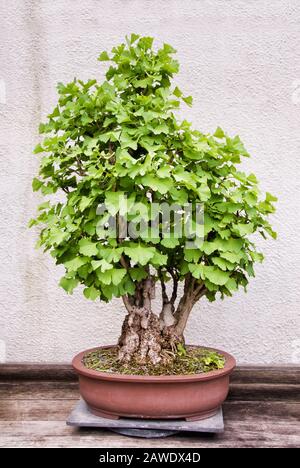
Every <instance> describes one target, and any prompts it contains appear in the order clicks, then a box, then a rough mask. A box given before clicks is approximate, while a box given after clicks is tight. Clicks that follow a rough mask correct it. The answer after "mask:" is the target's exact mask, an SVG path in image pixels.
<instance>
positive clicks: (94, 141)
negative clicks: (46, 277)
mask: <svg viewBox="0 0 300 468" xmlns="http://www.w3.org/2000/svg"><path fill="white" fill-rule="evenodd" d="M175 52H176V51H175V50H174V49H173V48H172V47H171V46H170V45H167V44H164V45H163V47H162V48H160V49H159V50H155V49H153V39H152V38H150V37H139V36H137V35H135V34H132V35H131V37H130V38H126V42H125V43H124V44H121V45H119V46H117V47H114V48H113V49H112V52H111V53H110V54H108V53H107V52H102V53H101V54H100V56H99V60H100V61H108V62H110V66H109V68H108V70H107V73H106V80H105V81H104V82H103V83H102V84H99V83H98V82H97V81H96V80H94V79H93V80H89V81H87V82H83V81H80V80H77V79H74V81H72V82H71V83H68V84H66V85H64V84H62V83H59V84H58V93H59V99H58V104H57V106H56V107H55V109H54V110H53V112H52V113H51V114H50V115H49V116H48V120H47V122H46V123H42V124H41V125H40V128H39V131H40V133H41V134H44V135H45V139H44V140H43V142H42V143H41V144H39V145H38V146H37V147H36V148H35V153H44V155H43V157H42V159H41V163H40V171H39V176H38V177H37V178H34V180H33V190H34V191H37V190H39V191H41V193H42V195H44V196H48V198H49V199H48V200H47V201H46V202H45V203H42V204H41V205H40V206H39V213H38V215H37V218H36V219H35V220H32V221H31V225H36V224H41V225H42V229H41V231H40V239H39V243H38V244H39V246H43V247H44V249H45V251H48V250H49V251H50V252H51V255H52V256H53V257H54V259H55V261H56V263H57V264H62V265H64V267H65V275H64V276H63V278H62V279H61V281H60V285H61V286H62V287H63V288H64V289H65V290H66V291H67V293H69V294H71V293H72V292H73V290H74V288H76V287H77V286H78V285H83V287H84V288H83V294H84V296H85V297H86V298H88V299H91V300H94V301H95V300H99V299H100V300H101V301H105V302H108V301H110V300H111V299H112V298H113V297H120V298H122V299H123V303H124V305H125V308H126V310H127V315H126V317H125V320H124V323H123V327H122V333H121V336H120V339H119V343H118V346H119V348H118V349H119V351H118V359H119V360H120V362H122V363H130V362H133V361H134V362H138V363H140V364H144V363H146V362H149V363H151V364H152V365H156V364H158V363H162V362H164V361H166V360H168V359H171V357H170V356H172V353H170V350H173V351H174V350H178V349H179V350H183V349H184V330H185V326H186V323H187V320H188V318H189V315H190V313H191V310H192V308H193V306H194V305H195V304H196V303H197V302H198V301H199V300H200V299H201V298H202V297H206V298H207V299H208V300H209V301H214V300H215V299H216V298H218V297H221V298H224V297H225V296H231V295H232V294H233V293H234V292H235V291H237V290H238V288H239V287H243V288H244V289H246V286H247V284H248V280H249V277H252V276H254V269H253V266H254V263H255V262H261V261H262V260H263V255H262V253H260V252H258V251H257V250H256V247H255V243H254V241H253V234H254V233H259V234H261V235H262V236H263V237H264V238H265V237H266V236H267V235H270V236H272V237H273V238H275V236H276V235H275V233H274V231H273V230H272V228H271V226H270V224H269V222H268V220H267V218H268V215H269V214H270V213H273V212H274V206H273V204H272V202H274V201H276V198H275V197H274V196H272V195H271V194H270V193H267V194H266V195H265V196H263V197H261V196H260V192H259V189H258V181H257V179H256V177H255V175H254V174H249V175H246V174H245V173H244V172H242V171H240V170H239V169H238V168H237V165H238V164H239V163H240V162H241V158H242V157H248V156H249V155H248V153H247V151H246V150H245V148H244V145H243V143H242V142H241V140H240V138H239V137H238V136H235V137H234V138H231V137H229V136H228V135H227V134H226V133H225V132H224V131H223V130H222V129H221V128H217V130H216V131H215V133H214V134H204V133H202V132H200V131H198V130H194V129H193V128H192V126H191V124H190V123H189V122H187V121H186V120H183V121H179V120H178V118H177V117H176V110H177V109H178V108H179V106H180V104H181V102H184V103H185V104H187V105H188V106H191V105H192V97H191V96H188V97H185V96H184V95H183V94H182V92H181V90H180V89H179V88H178V87H177V86H173V85H172V81H171V79H172V77H173V75H174V74H176V73H177V72H178V68H179V66H178V62H177V61H176V60H174V58H173V54H174V53H175ZM56 192H59V193H60V194H61V196H59V197H58V195H55V196H54V197H53V196H52V194H54V193H56ZM188 204H189V205H191V206H196V205H200V206H202V207H203V212H202V216H200V218H201V220H202V221H201V220H200V221H199V216H197V213H198V214H199V210H198V211H197V210H196V209H195V210H191V211H190V212H189V215H186V216H185V218H183V221H180V222H178V220H177V221H176V219H175V218H176V214H178V213H180V211H182V207H185V206H187V205H188ZM153 205H155V206H159V208H158V210H157V212H156V214H155V215H154V214H153V210H152V209H150V207H151V206H153ZM174 205H175V206H176V207H177V208H176V209H175V210H173V211H174V213H173V215H171V216H170V218H169V221H167V222H166V221H164V219H163V214H164V213H163V208H162V207H165V206H174ZM99 207H100V208H99ZM103 207H104V208H103ZM178 207H181V208H178ZM203 213H204V214H203ZM112 218H114V219H115V225H114V226H115V228H116V229H115V232H116V235H113V234H112V228H111V227H112V223H111V220H112ZM154 220H156V224H155V226H156V228H158V234H157V232H156V234H154V235H153V233H152V232H150V234H149V227H150V225H151V223H152V224H153V221H154ZM129 223H134V224H135V227H136V230H135V231H138V235H135V236H130V235H128V230H127V229H126V228H127V226H128V224H129ZM178 225H180V226H181V227H182V226H187V225H189V230H188V232H185V234H184V235H177V234H178V233H177V232H176V231H177V230H176V229H175V228H176V227H178ZM163 227H165V228H166V227H167V229H165V230H163V229H162V228H163ZM124 228H125V231H126V233H125V235H124V234H123V232H124ZM163 231H164V232H163ZM199 233H200V235H199ZM179 283H182V287H179ZM157 286H159V287H160V290H161V298H162V301H161V302H162V307H161V311H160V313H159V314H158V313H155V312H154V311H153V307H152V303H153V299H154V296H155V289H159V288H157Z"/></svg>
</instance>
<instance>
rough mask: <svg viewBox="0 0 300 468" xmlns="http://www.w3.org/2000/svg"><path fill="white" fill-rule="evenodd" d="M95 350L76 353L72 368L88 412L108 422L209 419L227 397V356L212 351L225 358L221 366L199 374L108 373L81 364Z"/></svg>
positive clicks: (230, 360)
mask: <svg viewBox="0 0 300 468" xmlns="http://www.w3.org/2000/svg"><path fill="white" fill-rule="evenodd" d="M101 348H108V346H103V347H101ZM202 348H203V347H202ZM97 349H99V348H94V349H89V350H86V351H83V352H81V353H79V354H78V355H77V356H75V358H74V359H73V362H72V365H73V368H74V369H75V371H76V373H77V374H78V376H79V389H80V394H81V396H82V398H83V399H84V400H85V401H86V403H87V405H88V407H89V409H90V411H91V412H92V413H93V414H95V415H97V416H101V417H105V418H110V419H118V418H120V417H126V418H145V419H179V418H184V419H186V420H187V421H191V420H197V419H204V418H207V417H209V416H212V415H214V414H215V413H216V412H217V411H218V409H219V408H220V406H221V405H222V403H223V401H224V400H225V399H226V397H227V394H228V390H229V375H230V374H231V372H232V371H233V369H234V367H235V365H236V361H235V359H234V358H233V357H232V356H231V355H230V354H228V353H225V352H224V351H219V350H215V351H217V352H219V353H220V354H222V355H223V356H224V357H225V367H224V368H223V369H220V370H215V371H210V372H207V373H203V374H193V375H166V376H164V375H161V376H148V375H123V374H110V373H106V372H99V371H95V370H91V369H88V368H87V367H85V366H84V364H83V363H82V359H83V356H84V355H85V354H86V353H88V352H90V351H96V350H97ZM206 349H210V348H206Z"/></svg>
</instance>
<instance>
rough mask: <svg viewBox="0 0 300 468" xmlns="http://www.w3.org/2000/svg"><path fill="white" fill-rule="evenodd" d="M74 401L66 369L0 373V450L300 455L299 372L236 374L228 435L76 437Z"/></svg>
mask: <svg viewBox="0 0 300 468" xmlns="http://www.w3.org/2000/svg"><path fill="white" fill-rule="evenodd" d="M78 398H79V394H78V385H77V382H76V378H75V376H74V374H73V372H72V371H71V369H70V367H69V366H57V365H52V366H51V365H43V366H40V365H2V366H1V368H0V447H99V448H103V447H105V448H111V447H128V448H129V447H144V448H147V447H151V448H155V447H157V448H158V447H170V448H171V447H182V448H204V447H287V448H288V447H291V448H292V447H300V368H299V367H297V368H291V367H280V368H264V367H241V368H239V369H237V370H236V371H235V373H234V374H233V376H232V384H231V390H230V394H229V398H228V400H227V401H226V403H225V404H224V407H223V410H224V421H225V432H224V433H223V434H219V435H213V436H203V435H199V434H195V433H193V434H191V433H190V434H186V433H182V434H179V435H176V436H172V437H168V438H165V439H148V440H147V439H139V438H133V437H125V436H121V435H117V434H114V433H112V432H110V431H108V430H99V429H76V428H71V427H68V426H66V423H65V420H66V417H67V416H68V414H69V412H70V411H71V409H72V408H73V406H74V405H75V403H76V401H77V400H78Z"/></svg>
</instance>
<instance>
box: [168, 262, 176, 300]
mask: <svg viewBox="0 0 300 468" xmlns="http://www.w3.org/2000/svg"><path fill="white" fill-rule="evenodd" d="M168 272H169V273H170V275H171V276H172V279H173V291H172V296H171V301H170V302H171V304H173V305H174V303H175V301H176V299H177V291H178V275H177V273H175V272H174V270H173V268H170V269H169V270H168Z"/></svg>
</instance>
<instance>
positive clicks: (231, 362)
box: [72, 345, 236, 383]
mask: <svg viewBox="0 0 300 468" xmlns="http://www.w3.org/2000/svg"><path fill="white" fill-rule="evenodd" d="M115 346H116V345H106V346H97V347H95V348H90V349H86V350H85V351H81V353H79V354H77V355H76V356H75V357H74V358H73V360H72V366H73V368H74V370H75V371H76V372H77V373H78V374H79V375H83V376H85V377H89V378H91V379H96V380H110V381H115V382H140V383H153V382H158V383H159V382H160V383H171V382H196V381H199V380H200V381H205V380H213V379H217V378H219V377H224V376H226V375H228V374H231V372H232V371H233V369H234V368H235V366H236V360H235V358H234V357H233V356H231V354H229V353H226V352H225V351H222V350H220V349H216V348H211V347H207V346H199V345H198V346H196V345H190V346H196V347H197V348H203V349H208V350H212V351H216V352H217V353H220V354H222V355H223V356H224V357H225V366H224V368H223V369H217V370H213V371H209V372H205V373H202V374H190V375H184V374H181V375H180V374H178V375H133V374H129V375H128V374H117V373H109V372H100V371H96V370H92V369H88V368H87V367H85V366H84V364H83V363H82V358H83V356H84V355H85V354H87V353H90V352H93V351H96V350H97V349H107V348H113V347H115Z"/></svg>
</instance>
